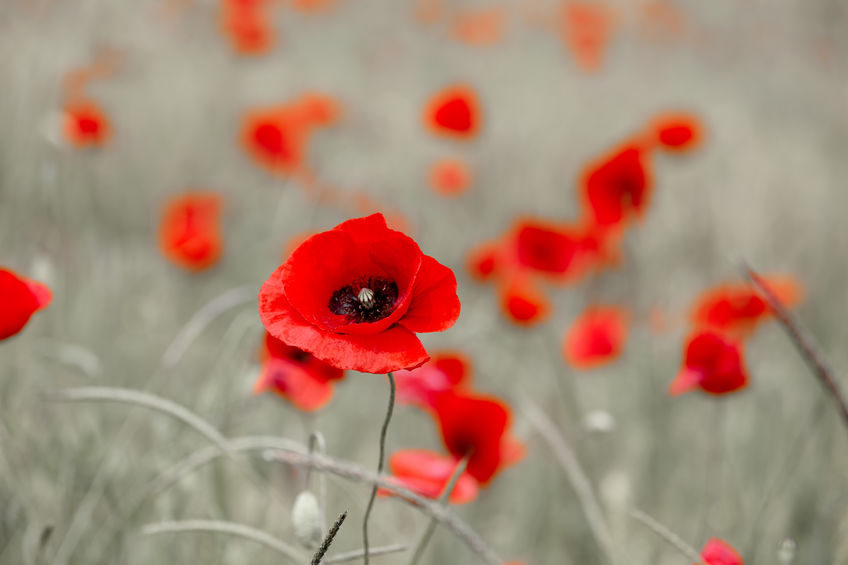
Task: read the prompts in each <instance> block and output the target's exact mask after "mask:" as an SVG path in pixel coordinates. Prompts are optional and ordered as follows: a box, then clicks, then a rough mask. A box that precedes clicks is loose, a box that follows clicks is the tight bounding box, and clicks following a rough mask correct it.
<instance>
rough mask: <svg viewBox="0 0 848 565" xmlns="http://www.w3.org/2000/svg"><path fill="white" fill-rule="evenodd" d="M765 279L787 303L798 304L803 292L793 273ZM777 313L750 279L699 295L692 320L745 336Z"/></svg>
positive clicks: (790, 304) (781, 299)
mask: <svg viewBox="0 0 848 565" xmlns="http://www.w3.org/2000/svg"><path fill="white" fill-rule="evenodd" d="M765 283H766V285H768V287H769V289H770V290H771V291H772V292H773V293H774V294H775V295H776V296H777V297H778V299H780V301H781V302H782V303H783V304H784V305H786V306H793V305H795V304H797V303H798V302H799V301H800V300H801V296H802V295H803V291H802V289H801V285H800V283H798V281H797V280H795V279H794V278H793V277H790V276H786V277H769V278H767V279H765ZM773 313H774V312H773V311H772V309H771V307H770V306H769V304H768V301H767V300H766V298H765V296H763V295H762V294H761V293H760V292H759V291H758V290H757V289H756V288H755V287H754V286H753V285H751V284H750V283H740V284H735V285H733V284H724V285H720V286H717V287H715V288H713V289H710V290H708V291H707V292H705V293H704V294H703V295H702V296H701V297H700V298H699V299H698V301H697V302H696V303H695V307H694V309H693V311H692V321H693V323H694V324H696V325H698V326H704V327H709V328H713V329H715V330H717V331H720V332H724V333H728V334H732V335H735V336H739V337H745V336H747V335H748V334H750V333H751V332H752V331H753V330H754V329H755V328H756V326H757V325H758V324H759V323H760V322H762V321H764V320H767V319H768V318H769V317H770V316H772V315H773Z"/></svg>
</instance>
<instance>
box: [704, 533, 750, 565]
mask: <svg viewBox="0 0 848 565" xmlns="http://www.w3.org/2000/svg"><path fill="white" fill-rule="evenodd" d="M701 559H703V561H704V565H745V561H743V560H742V556H741V555H739V554H738V553H737V552H736V550H735V549H733V547H731V545H730V544H729V543H727V542H725V541H723V540H720V539H718V538H711V539H709V540H707V543H705V544H704V548H703V549H702V550H701Z"/></svg>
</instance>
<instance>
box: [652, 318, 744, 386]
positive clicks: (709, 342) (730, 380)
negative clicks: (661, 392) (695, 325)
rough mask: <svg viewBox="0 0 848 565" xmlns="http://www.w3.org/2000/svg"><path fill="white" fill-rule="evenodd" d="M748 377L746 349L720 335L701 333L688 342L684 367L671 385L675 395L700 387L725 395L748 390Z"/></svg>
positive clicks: (694, 335) (691, 337)
mask: <svg viewBox="0 0 848 565" xmlns="http://www.w3.org/2000/svg"><path fill="white" fill-rule="evenodd" d="M747 384H748V374H747V372H746V370H745V366H744V359H743V356H742V346H741V345H740V344H739V343H736V342H735V341H731V340H730V339H729V338H727V337H725V336H722V335H720V334H717V333H714V332H710V331H701V332H696V333H695V334H693V335H692V336H690V337H689V339H688V341H687V342H686V347H685V351H684V358H683V368H682V369H681V370H680V372H679V373H678V374H677V377H676V378H675V379H674V380H673V381H672V382H671V384H670V385H669V387H668V391H669V393H670V394H671V395H672V396H677V395H678V394H683V393H684V392H688V391H690V390H693V389H696V388H700V389H701V390H702V391H704V392H706V393H709V394H715V395H721V394H727V393H730V392H734V391H737V390H740V389H742V388H745V387H746V386H747Z"/></svg>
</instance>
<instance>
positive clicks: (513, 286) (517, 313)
mask: <svg viewBox="0 0 848 565" xmlns="http://www.w3.org/2000/svg"><path fill="white" fill-rule="evenodd" d="M500 299H501V309H502V310H503V313H504V314H506V315H507V317H508V318H509V319H510V321H512V322H515V323H516V324H518V325H522V326H531V325H533V324H537V323H539V322H543V321H544V320H545V319H547V317H548V316H549V315H550V313H551V303H550V300H548V297H547V296H546V295H545V294H544V293H543V292H542V290H541V289H540V288H539V285H538V284H537V283H536V282H534V281H533V279H532V277H530V276H528V275H526V274H525V275H522V274H520V273H518V274H514V275H512V276H510V277H508V278H506V279H505V280H504V282H503V283H501V284H500Z"/></svg>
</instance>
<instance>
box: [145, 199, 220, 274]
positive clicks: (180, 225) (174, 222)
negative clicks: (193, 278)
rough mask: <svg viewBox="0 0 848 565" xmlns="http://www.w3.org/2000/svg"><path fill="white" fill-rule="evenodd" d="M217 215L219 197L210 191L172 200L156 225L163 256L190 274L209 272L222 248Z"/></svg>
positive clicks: (218, 215) (218, 211)
mask: <svg viewBox="0 0 848 565" xmlns="http://www.w3.org/2000/svg"><path fill="white" fill-rule="evenodd" d="M220 216H221V197H220V195H218V194H215V193H213V192H188V193H185V194H182V195H180V196H178V197H176V198H174V199H172V200H171V201H170V202H168V203H167V204H166V205H165V209H164V211H163V213H162V220H161V223H160V225H159V245H160V247H161V250H162V254H163V255H165V257H167V258H168V259H169V260H171V261H172V262H173V263H174V264H176V265H179V266H180V267H183V268H184V269H188V270H190V271H202V270H205V269H208V268H209V267H211V266H212V265H214V264H215V263H217V262H218V259H219V258H220V257H221V252H222V250H223V247H224V243H223V238H222V236H221V231H220V230H221V228H220Z"/></svg>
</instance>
